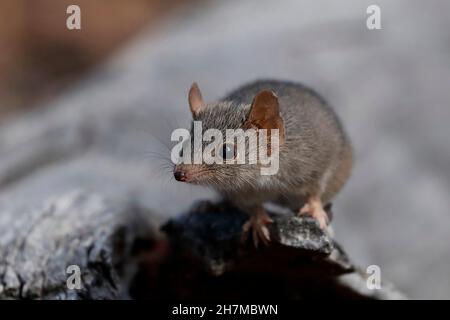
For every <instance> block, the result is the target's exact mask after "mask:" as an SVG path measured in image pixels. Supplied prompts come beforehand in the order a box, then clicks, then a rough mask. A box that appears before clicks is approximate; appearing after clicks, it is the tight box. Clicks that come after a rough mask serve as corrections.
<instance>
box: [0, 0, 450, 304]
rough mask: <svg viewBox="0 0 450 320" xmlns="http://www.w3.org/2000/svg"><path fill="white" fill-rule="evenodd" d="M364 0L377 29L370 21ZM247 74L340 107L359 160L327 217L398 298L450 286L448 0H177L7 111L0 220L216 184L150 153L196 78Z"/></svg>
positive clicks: (177, 204) (183, 108)
mask: <svg viewBox="0 0 450 320" xmlns="http://www.w3.org/2000/svg"><path fill="white" fill-rule="evenodd" d="M371 4H378V5H379V6H380V7H381V20H382V30H373V31H371V30H368V29H367V28H366V18H367V14H366V8H367V7H368V6H369V5H371ZM82 10H83V8H82ZM117 23H120V22H119V21H118V22H117ZM87 31H88V30H87ZM87 31H85V32H87ZM257 78H275V79H286V80H293V81H299V82H302V83H304V84H306V85H309V86H311V87H312V88H314V89H315V90H316V91H318V92H319V93H321V94H322V95H323V96H324V97H325V98H326V99H327V100H328V101H329V102H330V103H331V104H332V105H333V106H334V107H335V108H336V110H337V112H338V114H339V115H340V117H341V119H342V121H343V122H344V125H345V127H346V128H347V131H348V133H349V135H350V137H351V139H352V141H353V144H354V150H355V158H356V164H355V167H354V171H353V175H352V178H351V180H350V182H349V183H348V185H347V186H346V188H345V189H344V190H343V191H342V192H341V194H340V195H339V196H338V197H337V198H336V200H335V201H334V208H335V209H334V213H335V219H334V226H335V231H336V235H337V239H338V240H339V241H340V242H341V243H342V245H343V247H344V248H345V249H346V250H347V251H348V253H349V255H350V256H351V257H353V259H354V260H355V262H356V263H359V265H360V266H362V267H363V268H365V267H367V266H368V265H371V264H376V265H379V266H380V267H381V272H382V277H383V278H386V279H388V280H389V281H391V282H393V283H394V284H396V285H397V286H398V287H399V289H401V290H403V291H404V292H405V293H406V294H407V295H408V296H409V297H412V298H436V299H443V298H446V299H449V298H450V248H449V247H450V245H449V242H450V241H449V239H450V237H449V233H450V214H449V212H448V208H449V207H450V199H449V191H450V170H449V167H450V148H449V141H448V140H449V137H450V126H449V124H448V122H449V119H450V3H449V2H447V1H437V0H436V1H426V2H425V1H419V0H417V1H409V0H408V1H406V0H403V1H402V0H396V1H392V0H390V1H387V0H386V1H375V2H374V1H360V0H358V1H357V0H352V1H349V0H346V1H333V0H329V1H323V0H319V1H318V0H315V1H299V0H291V1H288V0H285V1H268V0H251V1H237V0H234V1H197V2H195V5H194V4H192V5H191V4H190V3H187V4H185V5H183V6H180V7H178V8H177V9H176V10H174V12H172V13H171V14H170V16H169V17H168V18H167V19H165V20H164V22H163V23H161V24H160V25H159V28H158V29H157V30H156V31H155V29H154V28H152V30H144V31H143V32H141V33H140V34H139V35H138V36H136V37H134V38H133V40H131V41H129V42H127V43H126V44H125V45H124V46H122V47H121V48H120V50H118V51H116V52H115V54H114V55H112V56H111V57H109V58H108V59H107V60H105V61H104V62H103V63H102V64H101V65H98V66H97V67H95V68H94V69H92V70H91V71H90V72H89V73H88V74H87V75H84V76H83V77H82V78H81V79H80V80H79V81H78V82H76V83H74V84H72V85H71V86H69V87H68V88H66V90H65V91H64V92H63V93H61V94H60V95H59V96H58V98H55V99H53V100H52V101H50V102H45V103H43V104H42V105H41V106H40V107H39V108H35V109H33V110H32V111H30V112H28V113H25V114H20V115H15V116H12V117H9V118H7V119H6V120H3V121H2V123H1V124H0V225H1V223H2V217H1V216H2V212H3V213H5V212H11V211H14V212H16V213H15V214H17V215H18V216H20V214H21V212H22V210H23V208H30V207H31V208H32V207H33V206H38V205H41V204H42V202H43V201H45V200H46V199H48V198H50V197H58V195H61V194H63V193H67V192H69V191H71V190H74V189H87V190H92V191H95V192H97V193H101V194H104V195H105V196H108V197H111V198H115V199H124V200H126V201H135V202H136V203H137V204H138V205H140V206H143V207H145V208H149V209H151V210H152V211H153V212H155V215H157V218H158V219H159V220H160V221H163V220H164V219H167V217H169V216H173V215H175V214H178V213H180V212H181V211H183V210H186V209H187V208H188V207H189V206H190V205H191V202H192V201H193V200H195V199H200V198H208V197H214V194H213V193H212V192H211V191H209V190H207V189H203V188H201V187H194V186H189V185H183V184H179V183H176V182H175V181H174V180H173V179H172V176H171V170H170V168H168V166H167V162H166V161H165V160H164V159H161V158H160V156H163V155H164V154H166V155H167V149H166V147H164V145H166V146H170V133H171V130H172V129H175V128H177V127H180V126H187V125H188V124H189V117H190V113H189V110H188V106H187V100H186V95H187V90H188V88H189V86H190V84H191V82H193V81H197V82H198V83H199V85H200V87H201V89H202V92H203V94H204V97H205V98H206V100H214V99H218V98H220V97H221V96H223V95H224V94H226V93H227V92H229V91H230V90H232V89H234V88H235V87H237V86H239V85H241V84H243V83H245V82H247V81H251V80H254V79H257Z"/></svg>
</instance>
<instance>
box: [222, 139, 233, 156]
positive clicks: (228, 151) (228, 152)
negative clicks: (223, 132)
mask: <svg viewBox="0 0 450 320" xmlns="http://www.w3.org/2000/svg"><path fill="white" fill-rule="evenodd" d="M234 156H235V155H234V145H233V144H231V143H224V145H223V147H222V158H223V159H225V160H231V159H234Z"/></svg>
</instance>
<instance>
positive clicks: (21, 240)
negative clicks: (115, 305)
mask: <svg viewBox="0 0 450 320" xmlns="http://www.w3.org/2000/svg"><path fill="white" fill-rule="evenodd" d="M150 235H154V234H153V233H152V229H151V227H150V224H149V221H148V215H146V214H144V213H143V212H141V211H140V210H138V209H137V208H136V207H134V206H133V205H132V204H131V203H126V202H125V203H118V202H112V201H108V200H105V199H103V198H102V197H100V196H98V195H95V194H88V193H86V192H81V191H80V192H73V193H69V194H66V195H64V196H62V197H59V198H57V199H55V200H53V201H49V202H48V203H47V204H46V205H45V206H43V207H42V208H35V209H32V210H26V211H19V212H0V299H24V298H27V299H30V298H32V299H117V298H127V297H128V280H129V279H128V278H129V275H130V274H132V273H133V269H134V266H135V265H134V262H133V261H134V260H133V248H134V247H135V245H136V243H139V241H142V239H146V238H147V239H150V238H151V237H150ZM140 239H141V240H140ZM78 275H79V277H78ZM78 280H79V282H78ZM78 284H79V285H80V286H78Z"/></svg>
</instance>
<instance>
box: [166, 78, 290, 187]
mask: <svg viewBox="0 0 450 320" xmlns="http://www.w3.org/2000/svg"><path fill="white" fill-rule="evenodd" d="M188 100H189V107H190V110H191V113H192V117H193V122H192V126H191V130H190V134H189V136H188V137H185V140H184V142H183V143H182V144H180V145H179V147H178V149H176V152H177V153H178V155H179V156H180V158H179V159H180V161H181V160H182V161H183V163H178V164H176V165H175V167H174V177H175V179H176V180H178V181H183V182H188V183H193V184H201V185H209V186H212V187H215V188H216V189H222V190H230V189H231V190H232V189H233V188H234V189H235V190H238V189H239V188H245V187H256V186H258V185H259V184H260V183H261V181H262V179H261V177H262V176H263V175H266V176H270V175H272V174H276V171H278V150H279V147H280V146H281V145H282V144H283V143H284V123H283V119H282V118H281V116H280V112H279V105H278V97H277V96H276V95H275V93H273V92H272V91H270V90H262V91H260V92H259V93H258V94H256V96H255V97H254V98H253V101H252V103H251V104H248V105H245V104H244V105H236V103H235V102H232V101H221V102H216V103H205V102H204V100H203V98H202V94H201V92H200V89H199V87H198V86H197V84H196V83H193V84H192V86H191V88H190V90H189V95H188ZM273 129H277V130H273ZM275 161H276V162H277V163H276V168H274V162H275ZM263 168H265V169H263ZM268 168H270V169H272V171H271V170H270V169H268ZM273 169H275V172H273ZM264 170H266V171H264ZM264 172H266V174H264ZM267 172H268V173H267ZM271 172H272V173H271ZM269 179H270V178H269ZM265 180H267V178H265Z"/></svg>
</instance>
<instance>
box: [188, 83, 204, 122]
mask: <svg viewBox="0 0 450 320" xmlns="http://www.w3.org/2000/svg"><path fill="white" fill-rule="evenodd" d="M188 99H189V108H190V109H191V112H192V115H194V116H195V115H196V114H198V113H199V112H200V110H202V109H203V108H204V107H205V103H204V102H203V98H202V93H201V92H200V88H199V87H198V85H197V83H196V82H194V83H192V85H191V89H189V95H188Z"/></svg>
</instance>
